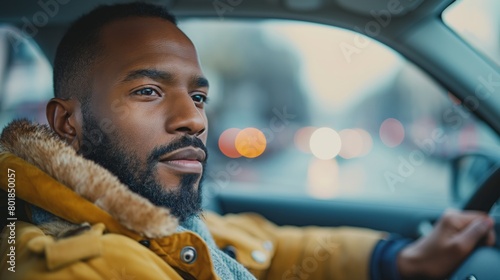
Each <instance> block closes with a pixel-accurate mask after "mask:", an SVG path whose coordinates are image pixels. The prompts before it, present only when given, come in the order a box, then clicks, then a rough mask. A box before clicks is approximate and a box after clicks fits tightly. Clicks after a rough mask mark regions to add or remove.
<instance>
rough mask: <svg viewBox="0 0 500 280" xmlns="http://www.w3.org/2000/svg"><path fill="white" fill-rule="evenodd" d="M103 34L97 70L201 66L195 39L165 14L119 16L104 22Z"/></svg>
mask: <svg viewBox="0 0 500 280" xmlns="http://www.w3.org/2000/svg"><path fill="white" fill-rule="evenodd" d="M99 36H100V38H99V41H100V47H101V48H102V50H101V54H102V56H101V58H102V59H101V60H100V63H99V64H100V65H99V67H97V69H96V70H97V72H100V71H99V69H100V70H103V71H104V70H108V71H111V72H114V73H117V72H122V71H125V70H127V69H129V68H133V67H139V66H140V67H152V68H165V67H174V66H175V65H176V64H182V65H183V66H189V65H191V66H192V68H199V65H198V57H197V54H196V50H195V47H194V45H193V43H192V42H191V40H189V38H188V37H187V36H186V35H185V34H184V33H183V32H182V31H181V30H180V29H179V28H177V26H175V25H174V24H173V23H171V22H169V21H167V20H165V19H162V18H149V17H130V18H126V19H121V20H117V21H114V22H112V23H109V24H108V25H106V26H104V27H103V28H102V30H101V32H100V35H99ZM172 70H173V69H172Z"/></svg>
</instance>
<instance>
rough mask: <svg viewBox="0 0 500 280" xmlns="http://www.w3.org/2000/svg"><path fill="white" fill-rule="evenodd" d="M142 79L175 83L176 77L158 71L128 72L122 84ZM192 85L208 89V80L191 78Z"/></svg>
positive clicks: (139, 70) (197, 77) (196, 77)
mask: <svg viewBox="0 0 500 280" xmlns="http://www.w3.org/2000/svg"><path fill="white" fill-rule="evenodd" d="M142 78H149V79H151V80H155V81H164V82H167V83H172V82H173V81H174V75H173V74H172V73H169V72H166V71H162V70H156V69H138V70H133V71H130V72H128V73H127V75H126V76H125V78H123V80H122V83H125V82H130V81H133V80H137V79H142ZM190 84H191V86H194V87H197V88H200V87H208V80H207V79H206V78H205V77H202V76H197V75H195V76H193V77H192V78H191V80H190Z"/></svg>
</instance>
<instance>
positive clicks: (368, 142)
mask: <svg viewBox="0 0 500 280" xmlns="http://www.w3.org/2000/svg"><path fill="white" fill-rule="evenodd" d="M354 130H356V131H357V132H358V133H359V135H361V139H362V140H363V150H362V151H361V154H360V155H359V156H360V157H362V156H365V155H367V154H368V153H369V152H370V151H371V150H372V147H373V139H372V136H371V135H370V133H369V132H368V131H366V130H364V129H361V128H356V129H354Z"/></svg>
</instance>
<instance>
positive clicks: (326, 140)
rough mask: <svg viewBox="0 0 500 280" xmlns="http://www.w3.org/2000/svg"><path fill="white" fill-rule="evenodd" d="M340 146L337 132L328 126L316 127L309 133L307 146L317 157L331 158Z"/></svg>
mask: <svg viewBox="0 0 500 280" xmlns="http://www.w3.org/2000/svg"><path fill="white" fill-rule="evenodd" d="M341 146H342V143H341V140H340V136H339V134H338V133H337V132H336V131H335V130H333V129H331V128H328V127H321V128H318V129H316V130H315V131H314V132H313V134H312V135H311V139H310V141H309V147H310V149H311V152H312V154H313V155H314V156H315V157H317V158H319V159H332V158H334V157H336V156H337V155H338V153H339V152H340V148H341Z"/></svg>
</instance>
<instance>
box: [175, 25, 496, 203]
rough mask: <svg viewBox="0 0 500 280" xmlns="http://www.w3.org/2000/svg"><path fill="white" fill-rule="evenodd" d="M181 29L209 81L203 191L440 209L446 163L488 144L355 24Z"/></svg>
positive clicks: (441, 93) (447, 98) (428, 82)
mask: <svg viewBox="0 0 500 280" xmlns="http://www.w3.org/2000/svg"><path fill="white" fill-rule="evenodd" d="M180 27H181V29H183V30H184V31H185V32H186V33H187V35H188V36H189V37H190V38H191V39H192V40H193V42H194V44H195V45H196V46H197V49H198V51H199V55H200V59H201V63H202V66H203V68H204V72H205V74H206V75H207V76H208V78H209V80H210V82H211V89H210V98H211V101H210V103H209V105H208V107H207V111H208V114H209V121H210V129H209V131H210V132H209V137H210V138H209V143H208V144H209V148H210V151H211V154H210V165H209V172H208V174H207V176H206V180H207V184H206V185H207V188H208V189H212V190H213V191H214V192H216V191H227V190H236V189H238V190H244V191H256V192H260V193H263V192H264V193H269V194H270V195H284V196H311V197H314V198H318V199H332V198H336V199H339V198H349V199H352V198H353V199H359V200H370V201H384V202H385V201H391V202H399V203H405V204H415V205H419V206H436V205H439V206H449V205H450V204H452V196H451V195H450V192H451V191H450V185H451V168H450V160H451V159H452V158H453V157H454V156H456V155H458V154H461V153H463V152H464V151H467V150H469V149H475V148H478V147H479V146H494V147H497V146H498V138H497V136H496V135H495V134H494V133H493V132H492V131H491V130H490V128H489V127H487V126H486V125H485V124H484V123H482V122H480V121H479V120H477V119H476V118H475V117H474V116H473V115H472V114H471V113H470V112H468V111H466V110H464V109H463V108H462V106H461V104H460V101H458V100H457V99H456V98H455V97H453V96H452V95H451V94H450V93H449V92H448V91H447V90H446V89H444V88H443V87H441V86H440V85H439V84H437V83H436V82H435V81H434V80H433V79H431V78H430V77H429V76H428V75H427V74H426V73H424V72H423V71H422V70H420V69H419V68H417V67H416V66H414V65H413V64H412V63H410V62H408V61H407V60H406V59H405V58H403V57H402V56H401V55H400V54H398V53H397V52H395V51H394V50H392V49H390V48H388V47H386V46H384V45H382V44H380V43H378V42H376V41H374V40H371V39H369V38H366V37H364V36H362V35H360V34H357V33H355V32H351V31H346V30H343V29H339V28H334V27H328V26H323V25H319V24H311V23H303V22H294V21H284V20H262V21H238V20H227V19H225V20H224V21H220V20H210V19H207V20H187V21H184V22H182V23H181V25H180ZM206 34H211V36H206ZM361 41H362V42H364V44H363V46H361V47H360V46H359V45H356V44H355V42H361Z"/></svg>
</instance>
